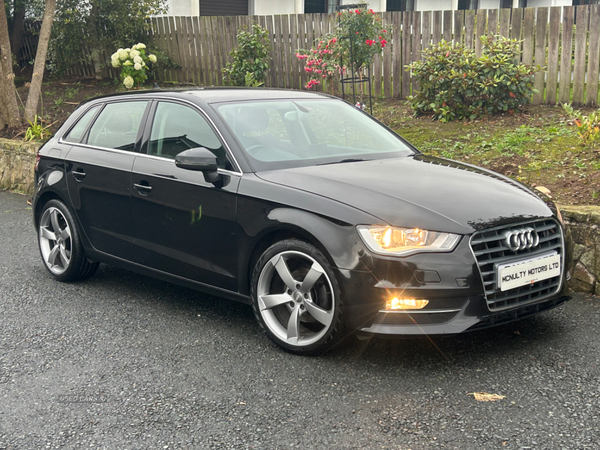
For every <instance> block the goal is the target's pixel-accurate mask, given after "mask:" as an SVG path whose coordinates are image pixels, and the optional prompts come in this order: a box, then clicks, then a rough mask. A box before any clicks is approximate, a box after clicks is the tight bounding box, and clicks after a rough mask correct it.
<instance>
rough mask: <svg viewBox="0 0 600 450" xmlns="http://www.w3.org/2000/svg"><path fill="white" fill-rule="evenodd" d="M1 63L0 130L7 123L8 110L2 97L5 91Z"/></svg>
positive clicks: (4, 95) (0, 65)
mask: <svg viewBox="0 0 600 450" xmlns="http://www.w3.org/2000/svg"><path fill="white" fill-rule="evenodd" d="M2 74H3V72H2V64H0V130H3V129H4V127H5V126H6V125H8V111H7V110H6V105H5V104H4V99H5V98H6V93H5V92H4V83H2V80H4V76H3V75H2Z"/></svg>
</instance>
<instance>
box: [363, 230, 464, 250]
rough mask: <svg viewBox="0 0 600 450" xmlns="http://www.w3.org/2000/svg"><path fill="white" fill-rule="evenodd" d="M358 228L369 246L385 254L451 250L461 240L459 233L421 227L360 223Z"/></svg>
mask: <svg viewBox="0 0 600 450" xmlns="http://www.w3.org/2000/svg"><path fill="white" fill-rule="evenodd" d="M357 229H358V234H360V237H361V238H362V239H363V241H364V242H365V244H366V245H367V247H369V249H371V250H372V251H373V252H375V253H380V254H383V255H402V256H407V255H410V254H413V253H422V252H451V251H452V250H454V247H456V244H457V243H458V241H459V240H460V235H458V234H452V233H440V232H438V231H426V230H421V229H420V228H396V227H381V226H366V225H359V226H358V227H357Z"/></svg>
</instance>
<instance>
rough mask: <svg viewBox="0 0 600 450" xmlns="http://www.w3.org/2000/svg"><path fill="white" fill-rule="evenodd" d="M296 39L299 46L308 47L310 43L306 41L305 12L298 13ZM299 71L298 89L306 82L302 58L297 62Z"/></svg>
mask: <svg viewBox="0 0 600 450" xmlns="http://www.w3.org/2000/svg"><path fill="white" fill-rule="evenodd" d="M296 17H297V18H298V40H299V41H300V42H299V48H310V45H309V44H308V42H307V41H306V14H298V15H297V16H296ZM298 66H299V68H298V70H299V71H300V89H303V88H304V86H306V83H307V76H306V71H305V70H304V60H303V59H302V60H300V61H299V64H298Z"/></svg>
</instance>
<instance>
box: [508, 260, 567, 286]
mask: <svg viewBox="0 0 600 450" xmlns="http://www.w3.org/2000/svg"><path fill="white" fill-rule="evenodd" d="M558 275H560V255H558V254H557V253H556V252H553V253H550V254H546V255H543V256H540V257H537V258H534V259H528V260H526V261H518V262H514V263H509V264H501V265H498V278H497V280H498V287H499V288H500V290H501V291H507V290H509V289H514V288H516V287H519V286H525V285H526V284H531V283H535V282H536V281H540V280H545V279H547V278H552V277H556V276H558Z"/></svg>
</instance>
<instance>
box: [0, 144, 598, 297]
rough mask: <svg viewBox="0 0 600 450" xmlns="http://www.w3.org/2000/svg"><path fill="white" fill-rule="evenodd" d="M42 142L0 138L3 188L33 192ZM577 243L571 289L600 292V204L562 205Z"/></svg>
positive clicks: (0, 177) (0, 182) (0, 181)
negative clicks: (34, 167)
mask: <svg viewBox="0 0 600 450" xmlns="http://www.w3.org/2000/svg"><path fill="white" fill-rule="evenodd" d="M39 146H40V144H34V143H25V142H22V141H13V140H9V139H0V189H11V190H15V191H20V192H24V193H27V194H32V193H33V166H34V165H35V154H36V151H37V149H38V148H39ZM560 209H561V211H562V214H563V218H564V220H565V224H566V225H567V227H568V228H569V229H570V230H571V233H572V235H573V241H574V243H575V248H574V258H575V272H574V274H573V278H572V280H571V288H572V289H573V290H576V291H579V292H586V293H593V294H595V295H600V254H599V252H600V235H599V234H598V227H599V225H600V207H599V206H567V205H561V207H560Z"/></svg>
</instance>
